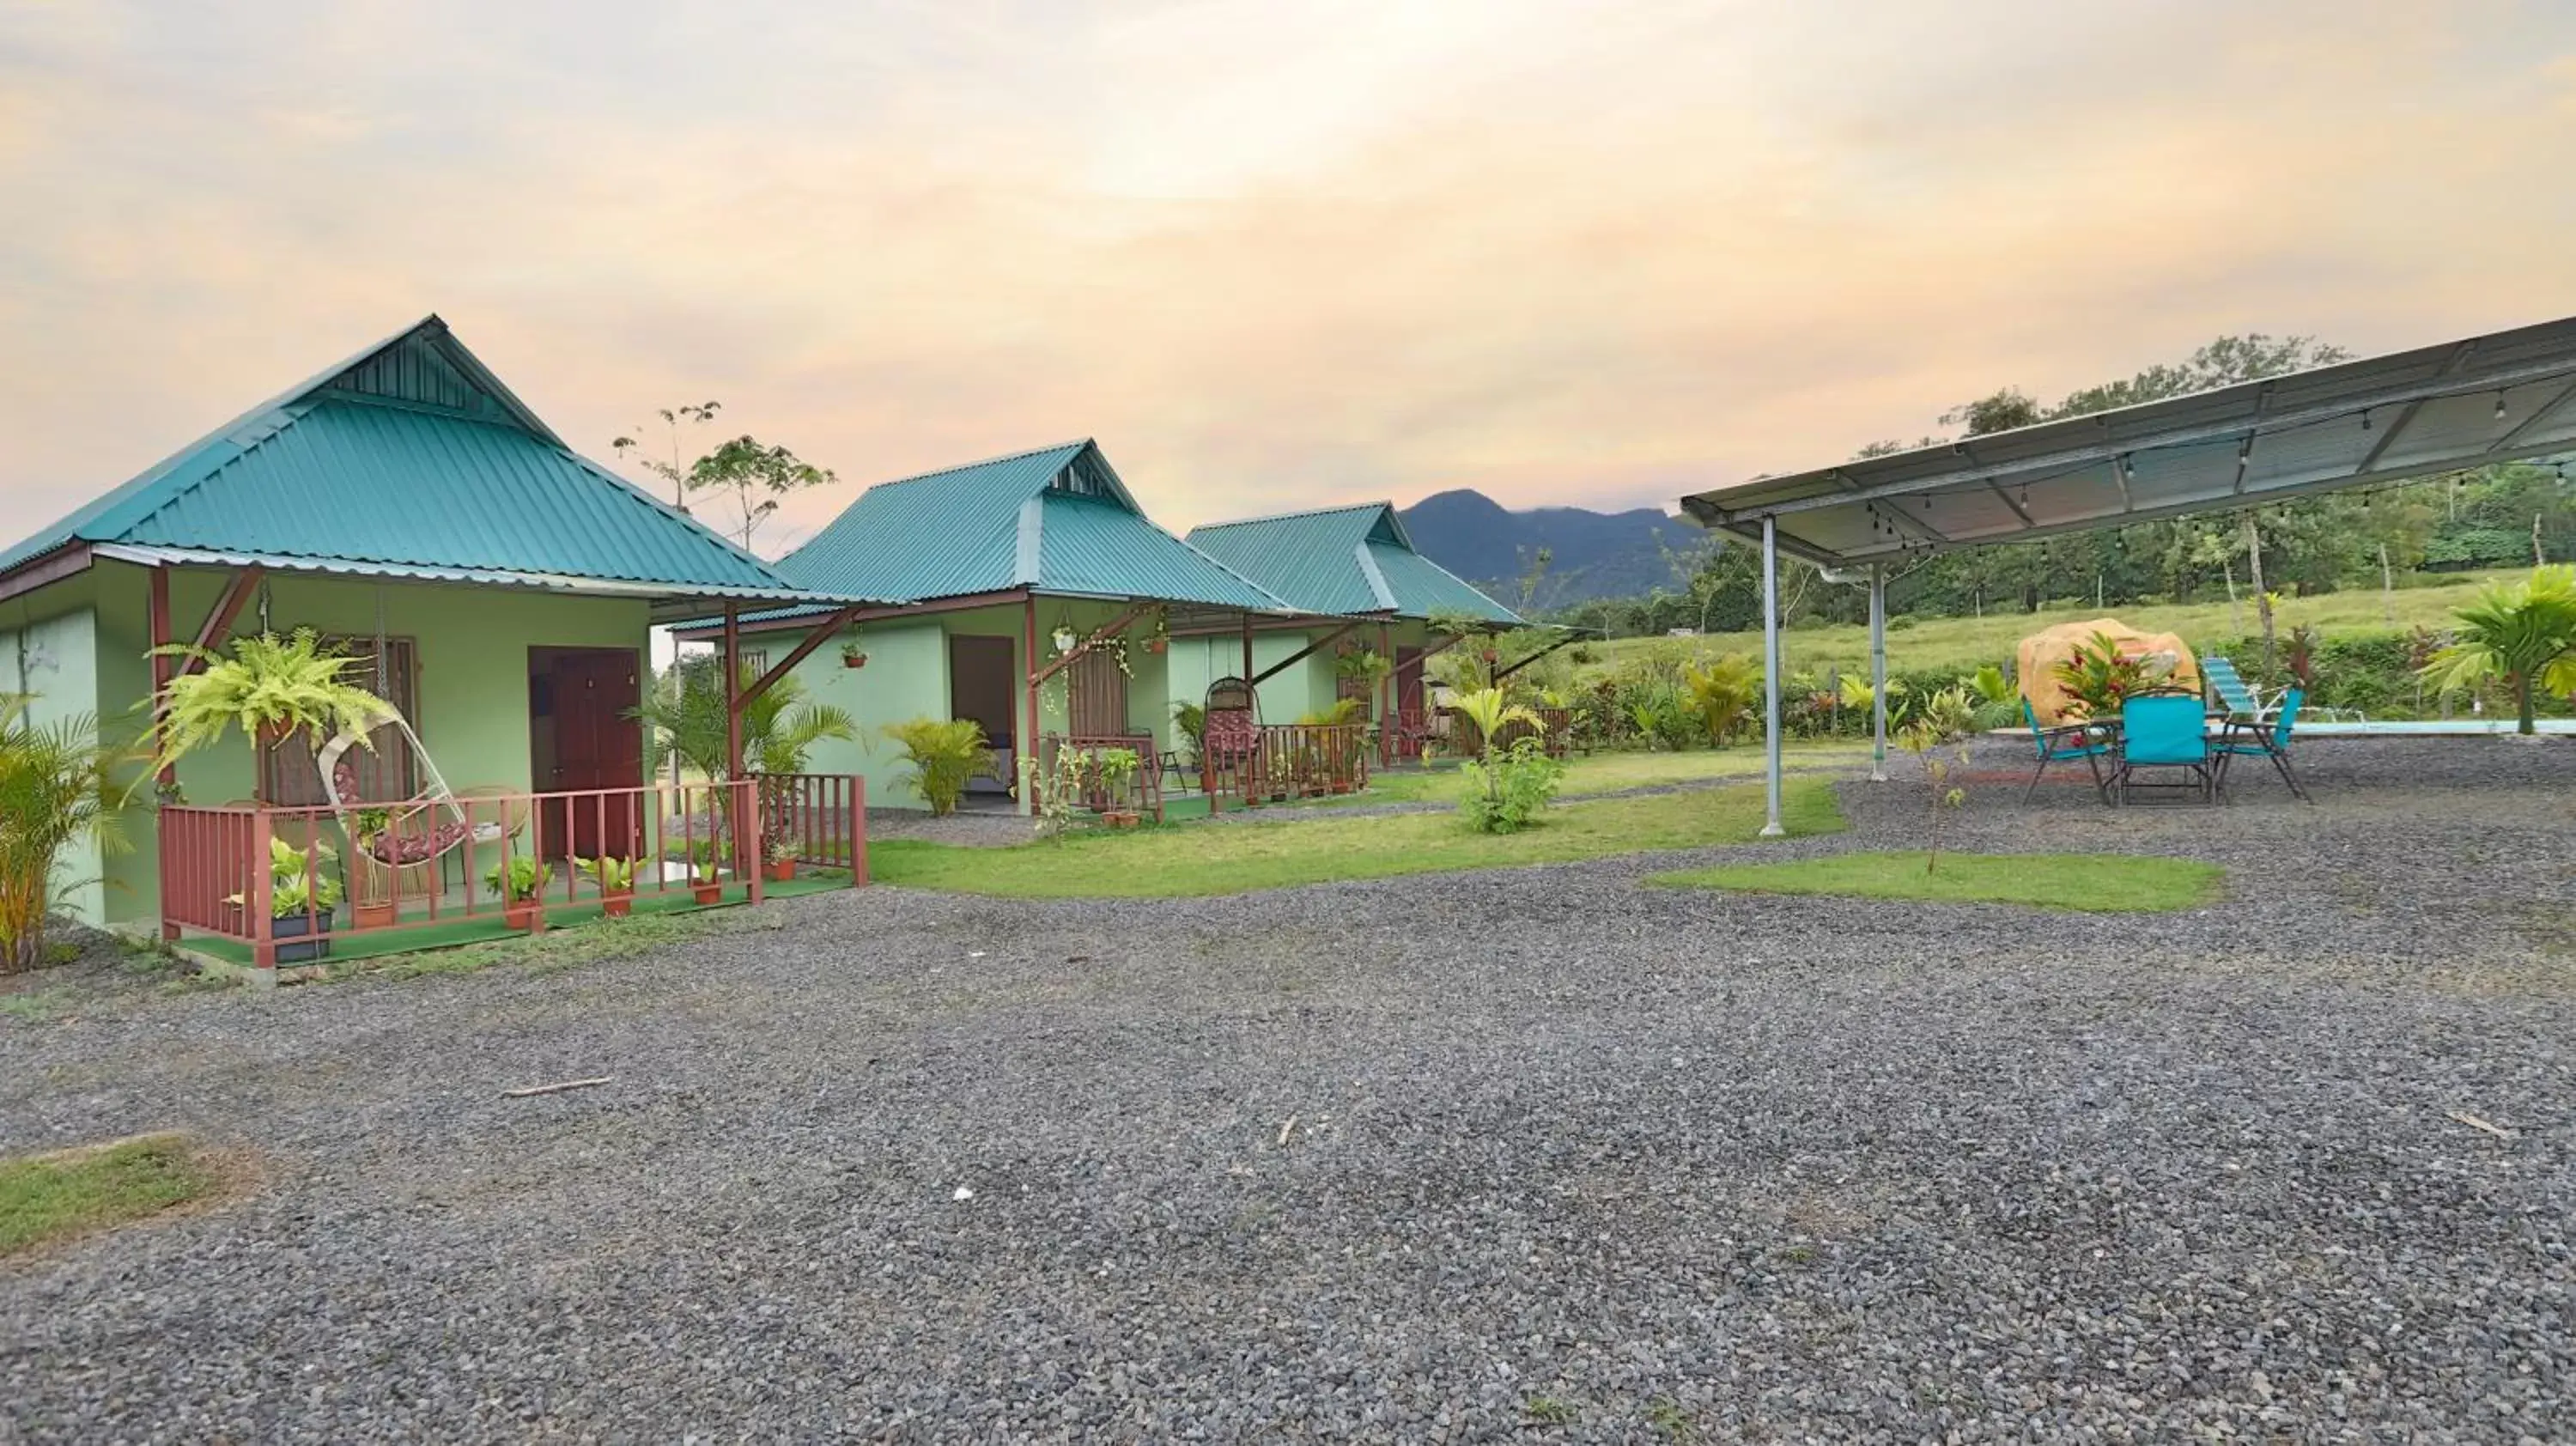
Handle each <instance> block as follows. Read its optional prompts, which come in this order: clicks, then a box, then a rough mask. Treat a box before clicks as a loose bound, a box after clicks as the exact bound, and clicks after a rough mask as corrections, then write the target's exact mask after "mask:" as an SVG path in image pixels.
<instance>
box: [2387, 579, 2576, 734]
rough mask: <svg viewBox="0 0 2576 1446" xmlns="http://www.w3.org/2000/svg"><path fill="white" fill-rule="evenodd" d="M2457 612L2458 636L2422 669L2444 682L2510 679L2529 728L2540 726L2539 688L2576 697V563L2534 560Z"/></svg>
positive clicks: (2466, 686)
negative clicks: (2525, 573) (2526, 571)
mask: <svg viewBox="0 0 2576 1446" xmlns="http://www.w3.org/2000/svg"><path fill="white" fill-rule="evenodd" d="M2454 616H2456V617H2457V618H2458V619H2459V625H2458V627H2457V628H2456V629H2455V631H2454V641H2453V642H2452V643H2451V645H2450V646H2449V647H2446V648H2443V649H2442V650H2441V651H2439V652H2437V653H2435V654H2434V655H2433V656H2432V659H2431V660H2430V661H2429V662H2427V663H2425V664H2424V666H2423V669H2422V672H2423V676H2424V677H2425V679H2426V681H2428V682H2430V683H2432V684H2433V685H2434V686H2435V687H2436V688H2438V689H2440V690H2441V691H2443V692H2445V693H2451V692H2459V691H2467V690H2474V689H2475V688H2476V687H2478V685H2480V684H2482V683H2501V684H2503V685H2504V688H2505V690H2506V691H2507V692H2509V693H2511V694H2512V695H2513V704H2514V715H2515V717H2516V718H2517V719H2518V720H2519V721H2518V722H2517V723H2516V725H2515V726H2516V729H2517V731H2519V732H2522V733H2525V734H2529V733H2534V732H2536V731H2538V730H2537V727H2536V723H2537V720H2536V718H2535V717H2534V712H2533V707H2532V693H2533V690H2534V689H2546V690H2548V691H2550V692H2552V693H2558V694H2562V695H2565V696H2569V697H2576V566H2559V567H2536V568H2533V569H2532V570H2531V576H2530V577H2528V578H2526V579H2524V580H2523V581H2521V582H2518V583H2512V584H2509V585H2498V586H2495V587H2490V588H2488V589H2486V590H2485V591H2484V592H2481V593H2479V594H2478V596H2477V600H2476V601H2474V602H2472V603H2470V604H2469V605H2468V606H2466V607H2464V608H2460V609H2458V610H2457V611H2456V612H2455V613H2454Z"/></svg>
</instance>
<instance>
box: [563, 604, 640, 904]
mask: <svg viewBox="0 0 2576 1446" xmlns="http://www.w3.org/2000/svg"><path fill="white" fill-rule="evenodd" d="M550 681H551V683H552V686H553V690H554V699H553V701H554V731H555V757H554V777H553V778H551V779H546V780H541V781H540V783H539V787H540V788H542V789H544V790H546V791H548V792H555V793H562V792H569V791H573V790H583V789H632V788H635V787H637V786H638V785H640V784H642V783H643V781H644V725H643V724H641V723H639V722H637V721H636V720H635V718H634V717H633V716H632V712H633V709H634V707H635V705H636V704H637V703H638V702H640V701H642V688H641V684H640V680H639V678H638V669H637V667H636V661H635V654H634V653H633V652H631V651H628V650H626V649H622V648H598V649H582V650H580V651H577V652H576V651H566V652H560V653H557V654H556V655H555V658H554V666H553V668H552V669H551V670H550ZM636 802H637V796H636V795H635V794H632V793H622V794H616V795H613V796H609V797H604V798H601V797H593V798H571V799H560V800H554V801H552V802H550V803H549V804H548V805H547V807H546V808H544V809H541V810H539V813H540V824H539V833H540V840H539V842H540V846H541V849H542V851H543V852H545V853H546V854H547V855H548V856H549V857H555V858H560V857H563V856H564V855H565V854H566V853H573V854H579V855H581V856H583V857H585V858H598V857H600V856H602V855H603V854H606V855H610V856H614V857H619V858H632V857H634V856H635V855H636V854H637V853H638V852H640V851H641V835H640V832H639V828H638V826H639V824H640V823H641V819H640V818H639V817H638V810H637V807H636ZM546 814H551V815H552V817H551V818H547V817H545V816H544V815H546ZM549 825H550V826H549Z"/></svg>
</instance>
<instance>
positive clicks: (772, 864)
mask: <svg viewBox="0 0 2576 1446" xmlns="http://www.w3.org/2000/svg"><path fill="white" fill-rule="evenodd" d="M762 873H763V875H764V876H765V877H766V878H767V879H768V880H769V881H770V882H771V883H773V884H783V883H786V882H787V881H788V880H790V879H793V878H795V877H796V844H795V842H794V841H793V840H791V839H783V838H782V839H774V840H772V841H771V842H770V845H769V858H768V860H767V862H766V863H765V864H763V866H762Z"/></svg>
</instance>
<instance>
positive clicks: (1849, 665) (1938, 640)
mask: <svg viewBox="0 0 2576 1446" xmlns="http://www.w3.org/2000/svg"><path fill="white" fill-rule="evenodd" d="M2529 572H2530V569H2528V568H2505V569H2500V570H2497V571H2492V572H2463V573H2452V574H2447V575H2445V576H2443V577H2441V578H2438V579H2426V580H2424V583H2423V585H2421V586H2413V587H2402V588H2399V589H2398V590H2397V593H2396V597H2395V610H2396V622H2395V627H2396V630H2397V631H2400V632H2403V631H2405V630H2406V629H2408V628H2411V627H2415V626H2418V625H2422V626H2424V627H2429V628H2433V629H2436V630H2439V629H2444V628H2448V627H2450V626H2451V625H2452V618H2451V610H2452V609H2453V608H2455V607H2458V606H2459V605H2460V604H2461V603H2463V602H2466V601H2467V600H2468V599H2469V597H2470V596H2471V594H2472V593H2473V592H2474V591H2475V587H2474V586H2473V584H2474V585H2484V584H2486V583H2488V582H2492V581H2497V580H2513V579H2518V578H2521V577H2524V576H2527V575H2529ZM2104 611H2105V610H2104V609H2101V608H2097V607H2094V606H2093V605H2092V604H2091V603H2088V602H2075V603H2068V604H2060V605H2057V606H2052V607H2045V608H2042V609H2040V610H2039V611H2038V612H2035V613H2025V612H2021V611H2018V610H2000V611H1996V612H1991V613H1988V614H1987V615H1986V616H1984V617H1982V618H1944V617H1906V618H1900V619H1896V620H1894V621H1893V622H1892V624H1891V626H1890V628H1889V631H1888V634H1887V665H1888V667H1890V668H1892V669H1896V670H1898V671H1905V670H1909V669H1916V668H1955V669H1957V670H1958V671H1960V672H1962V673H1968V672H1974V671H1975V670H1976V668H1977V665H1978V664H1980V663H1992V662H1998V661H2001V660H2003V659H2006V658H2010V657H2011V656H2012V655H2013V648H2014V646H2015V645H2016V644H2018V643H2019V642H2020V641H2021V640H2022V639H2023V638H2026V637H2028V636H2030V635H2031V634H2032V633H2035V632H2038V631H2039V630H2040V629H2042V628H2045V627H2050V626H2052V625H2054V624H2057V623H2065V622H2080V621H2084V620H2087V619H2091V618H2098V617H2100V616H2102V615H2103V613H2104ZM2108 611H2109V612H2110V613H2111V614H2112V615H2114V616H2116V617H2118V618H2119V619H2120V621H2122V622H2124V623H2127V624H2128V625H2129V626H2131V627H2134V628H2138V629H2140V630H2142V631H2145V632H2150V633H2160V632H2173V633H2179V634H2181V635H2182V637H2183V638H2184V639H2186V640H2188V641H2192V642H2195V643H2196V642H2200V641H2204V640H2206V641H2213V642H2214V641H2219V640H2223V639H2227V638H2236V637H2243V636H2245V635H2246V634H2248V633H2250V632H2253V631H2254V630H2255V626H2256V625H2255V621H2254V612H2253V609H2252V607H2250V606H2245V607H2239V608H2236V609H2233V610H2231V609H2230V608H2229V607H2228V605H2227V600H2226V599H2225V598H2223V597H2222V598H2218V599H2215V600H2213V601H2209V602H2198V603H2169V604H2161V605H2156V606H2139V605H2128V604H2123V605H2120V606H2117V607H2113V608H2110V609H2108ZM2275 611H2276V614H2277V616H2278V626H2279V628H2280V631H2281V635H2282V636H2283V637H2287V636H2289V631H2290V629H2291V628H2293V627H2297V626H2299V625H2301V624H2305V625H2307V626H2310V627H2313V628H2315V629H2317V630H2318V631H2319V632H2323V633H2329V634H2335V633H2343V634H2349V633H2376V632H2385V631H2387V630H2389V628H2390V620H2389V615H2388V611H2387V604H2385V603H2383V601H2382V600H2381V597H2380V593H2379V590H2378V589H2377V588H2349V589H2345V590H2342V591H2338V592H2329V593H2320V594H2318V595H2316V596H2314V597H2293V598H2284V599H2282V601H2281V603H2280V605H2279V607H2278V608H2277V609H2276V610H2275ZM1675 642H1678V643H1679V644H1681V645H1682V646H1683V647H1684V648H1686V649H1688V650H1689V651H1691V652H1694V653H1701V654H1713V653H1744V654H1747V655H1749V656H1751V657H1756V658H1758V657H1760V656H1762V634H1761V633H1760V632H1758V631H1757V632H1747V633H1710V634H1708V635H1706V636H1704V637H1698V638H1681V639H1672V640H1667V639H1664V638H1621V639H1619V640H1618V641H1616V642H1610V643H1596V644H1594V645H1593V647H1594V649H1595V650H1596V651H1597V652H1598V653H1599V654H1600V662H1599V663H1598V664H1596V665H1594V666H1593V667H1592V668H1590V669H1587V670H1586V671H1587V672H1588V673H1598V672H1600V671H1603V670H1604V669H1606V668H1607V667H1608V666H1609V665H1610V664H1612V663H1614V662H1616V661H1617V660H1619V659H1620V658H1622V657H1625V656H1627V655H1629V654H1631V653H1634V652H1639V651H1649V650H1654V649H1657V648H1669V647H1670V645H1671V644H1672V643H1675ZM1780 643H1781V650H1782V661H1783V663H1784V665H1785V668H1786V669H1789V670H1794V669H1798V668H1810V669H1816V670H1819V671H1821V670H1823V669H1826V668H1839V669H1841V670H1842V671H1844V672H1846V673H1859V674H1860V675H1861V676H1863V677H1866V676H1868V668H1869V629H1868V628H1867V627H1865V626H1862V625H1860V624H1857V623H1838V624H1834V625H1832V626H1828V627H1799V628H1792V629H1789V630H1788V631H1786V632H1784V633H1782V634H1781V637H1780Z"/></svg>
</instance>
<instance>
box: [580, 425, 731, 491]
mask: <svg viewBox="0 0 2576 1446" xmlns="http://www.w3.org/2000/svg"><path fill="white" fill-rule="evenodd" d="M722 410H724V403H722V402H697V403H694V404H683V405H681V406H677V407H662V408H659V409H658V410H657V411H656V412H655V415H657V416H659V417H660V418H661V419H662V430H663V433H664V437H665V440H666V441H667V442H668V443H669V445H670V452H671V455H670V458H669V460H667V461H666V460H664V459H662V458H659V457H647V456H645V455H644V454H643V453H644V444H643V443H642V442H640V441H637V440H636V439H635V438H633V437H620V438H618V439H617V440H615V441H613V442H611V443H609V444H608V446H609V450H610V451H613V452H615V453H616V454H617V455H618V458H619V459H620V460H631V461H633V462H635V463H636V464H637V465H638V466H641V467H642V468H643V469H644V470H645V471H647V472H650V473H652V474H653V475H654V476H656V477H659V478H661V479H662V480H663V481H665V482H668V483H670V484H671V505H672V506H674V507H677V508H679V509H680V510H681V511H682V512H686V511H688V510H689V469H688V468H687V467H685V466H683V465H682V464H681V462H680V424H681V423H682V422H687V423H688V424H689V425H691V426H692V427H703V426H705V425H706V424H707V423H709V422H712V421H714V420H715V417H716V413H718V412H720V411H722ZM635 430H636V431H638V432H641V431H643V430H644V429H643V428H641V427H638V428H636V429H635Z"/></svg>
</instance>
